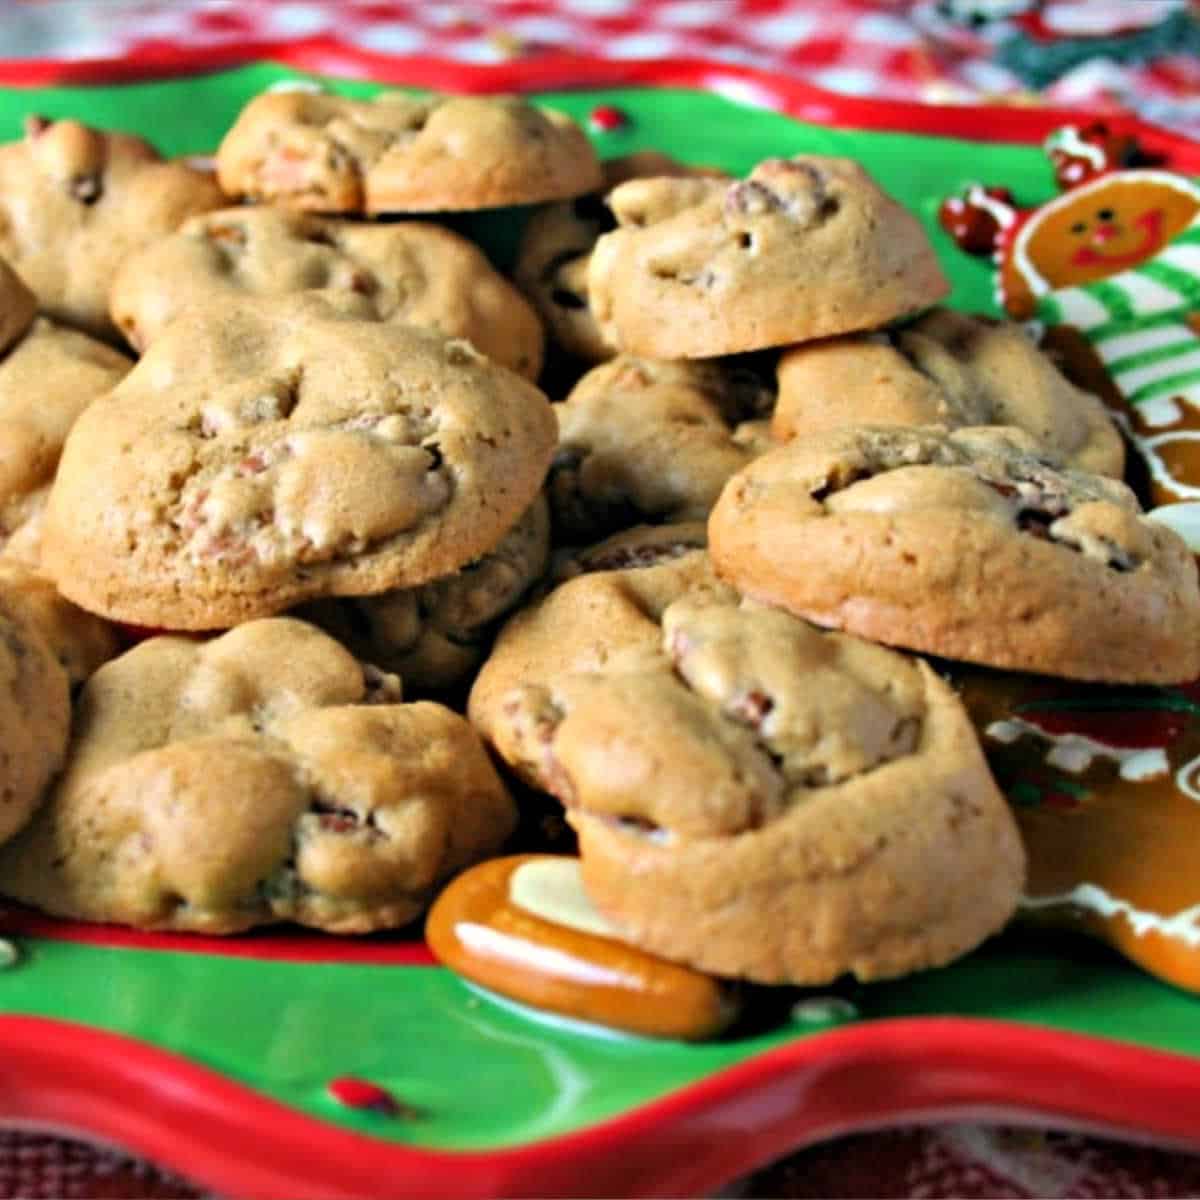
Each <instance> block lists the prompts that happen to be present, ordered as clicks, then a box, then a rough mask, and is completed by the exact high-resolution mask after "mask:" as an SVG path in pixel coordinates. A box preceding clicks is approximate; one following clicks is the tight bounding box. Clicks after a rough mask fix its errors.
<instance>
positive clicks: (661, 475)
mask: <svg viewBox="0 0 1200 1200" xmlns="http://www.w3.org/2000/svg"><path fill="white" fill-rule="evenodd" d="M773 399H774V397H773V395H772V393H771V392H770V391H769V390H768V389H767V387H766V386H764V384H763V383H762V381H761V380H760V379H759V378H758V377H757V375H755V374H754V373H753V372H752V371H750V370H749V369H746V368H740V367H734V366H729V365H722V364H718V363H709V362H663V361H658V360H654V359H644V358H637V357H635V356H634V355H631V354H622V355H620V356H618V357H617V358H614V359H612V360H611V361H610V362H607V363H604V364H603V365H601V366H598V367H594V368H593V369H592V370H591V371H589V372H588V373H587V374H586V375H585V376H584V377H583V378H582V379H581V380H580V381H579V382H578V383H577V384H576V385H575V387H574V389H573V390H572V391H571V394H570V395H569V396H568V397H567V398H566V400H565V401H564V402H563V403H561V404H556V405H555V406H554V415H555V416H556V417H557V418H558V450H557V452H556V453H555V457H554V463H553V465H552V466H551V468H550V476H549V479H548V482H547V488H546V493H547V496H548V497H549V499H550V506H551V515H552V517H553V519H554V532H555V540H556V541H557V542H575V543H579V542H585V543H586V542H591V541H595V540H597V539H598V538H602V537H606V536H608V535H609V534H612V533H614V532H617V531H619V530H621V529H625V528H628V527H630V526H633V525H638V524H642V523H645V522H662V523H675V522H684V521H693V520H703V519H704V518H705V517H707V516H708V511H709V509H710V508H712V506H713V504H714V502H715V501H716V498H717V496H718V495H719V494H720V491H721V488H722V486H723V485H724V483H725V481H726V480H727V479H728V478H729V476H730V475H732V474H733V473H734V472H735V471H738V470H740V469H741V468H742V467H744V466H745V465H746V464H747V463H748V462H750V461H751V459H753V458H754V457H755V456H756V455H757V454H759V453H762V452H763V451H764V450H765V449H766V448H767V447H768V446H769V445H770V444H771V441H770V438H769V436H768V435H767V433H766V422H765V420H763V418H764V416H765V414H766V413H767V412H768V411H769V410H770V407H771V404H772V402H773Z"/></svg>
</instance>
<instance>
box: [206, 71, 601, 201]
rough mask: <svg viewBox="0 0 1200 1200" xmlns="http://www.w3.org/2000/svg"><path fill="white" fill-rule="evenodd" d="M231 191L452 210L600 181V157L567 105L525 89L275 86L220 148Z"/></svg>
mask: <svg viewBox="0 0 1200 1200" xmlns="http://www.w3.org/2000/svg"><path fill="white" fill-rule="evenodd" d="M217 175H218V178H219V179H220V181H221V186H222V187H223V188H224V189H225V190H226V191H227V192H228V193H229V194H230V195H233V196H244V197H247V198H248V199H251V200H264V201H270V202H271V203H275V204H282V205H285V206H287V207H289V208H304V209H310V210H312V211H315V212H331V213H381V212H444V211H452V210H466V209H478V208H495V207H499V206H502V205H509V204H533V203H536V202H537V201H539V200H558V199H562V198H564V197H568V196H578V195H580V194H582V193H583V192H591V191H595V190H596V188H598V187H599V186H600V181H601V175H600V163H599V160H598V159H597V158H596V153H595V151H594V150H593V149H592V147H591V143H590V142H589V141H588V139H587V137H586V135H585V134H584V132H583V130H582V129H581V128H580V127H579V126H578V125H577V124H576V123H575V122H574V121H573V120H572V119H571V118H570V117H568V116H567V115H566V114H565V113H561V112H557V111H555V110H554V109H546V108H536V107H534V106H533V105H531V104H529V103H528V102H526V101H525V100H522V99H520V98H519V97H516V96H448V95H428V96H414V95H409V94H408V93H405V92H381V93H380V94H379V95H377V96H374V97H372V98H371V99H369V100H352V99H350V98H349V97H346V96H335V95H332V94H330V93H324V92H270V93H266V94H264V95H261V96H258V97H256V98H255V99H253V100H251V101H250V103H249V104H248V105H247V106H246V107H245V108H244V109H243V110H242V112H241V114H240V115H239V116H238V119H237V121H236V122H235V124H234V126H233V128H232V129H230V131H229V132H228V133H227V134H226V135H225V138H224V140H223V141H222V142H221V146H220V148H219V150H218V151H217Z"/></svg>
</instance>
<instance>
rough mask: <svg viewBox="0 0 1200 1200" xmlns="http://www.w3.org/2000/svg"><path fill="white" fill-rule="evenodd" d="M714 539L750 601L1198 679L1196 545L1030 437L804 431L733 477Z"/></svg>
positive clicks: (1140, 678) (967, 647)
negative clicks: (1047, 452)
mask: <svg viewBox="0 0 1200 1200" xmlns="http://www.w3.org/2000/svg"><path fill="white" fill-rule="evenodd" d="M708 535H709V542H710V546H711V551H712V556H713V560H714V562H715V563H716V565H717V569H718V570H719V571H720V572H721V574H722V576H724V577H725V578H727V579H729V580H730V581H731V582H733V583H734V584H735V585H736V586H737V587H739V588H741V589H742V590H743V591H745V592H746V593H747V594H748V595H752V596H755V597H756V598H757V599H759V600H763V601H765V602H767V603H770V604H777V605H779V606H781V607H784V608H787V609H789V610H790V611H792V612H795V613H797V614H799V615H801V616H804V617H806V618H807V619H808V620H810V621H815V622H817V623H818V624H820V625H825V626H829V627H832V628H837V629H844V630H846V631H847V632H850V633H856V634H858V635H859V636H860V637H868V638H872V639H874V640H877V641H881V642H887V643H890V644H892V645H897V646H906V647H908V648H910V649H914V650H922V651H925V652H926V653H929V654H937V655H941V656H943V657H945V658H953V659H961V660H963V661H965V662H974V663H981V664H984V665H987V666H994V667H1003V668H1006V669H1010V670H1027V671H1037V672H1040V673H1042V674H1047V675H1061V676H1066V677H1068V678H1076V679H1091V680H1096V681H1101V682H1110V683H1122V682H1123V683H1170V682H1174V681H1181V680H1190V679H1193V678H1195V676H1196V675H1198V674H1200V638H1197V636H1196V631H1197V628H1200V589H1198V588H1197V582H1196V564H1195V561H1194V560H1193V559H1192V556H1191V554H1190V553H1189V552H1188V549H1187V547H1186V546H1185V545H1184V543H1183V541H1182V540H1181V539H1180V538H1179V537H1178V536H1177V535H1176V534H1174V533H1173V532H1172V531H1171V530H1169V529H1167V528H1166V527H1165V526H1162V525H1159V524H1158V523H1157V522H1154V521H1150V520H1147V519H1146V518H1145V517H1144V516H1143V515H1142V513H1141V511H1140V509H1139V508H1138V504H1137V501H1136V500H1135V499H1134V496H1133V493H1132V492H1130V490H1129V489H1128V488H1127V487H1125V485H1124V484H1122V483H1118V482H1117V481H1116V480H1114V479H1107V478H1105V477H1104V476H1100V475H1089V474H1086V473H1084V472H1082V471H1072V470H1069V469H1066V468H1059V467H1058V466H1057V465H1056V463H1055V462H1054V460H1053V459H1050V458H1049V457H1047V456H1046V455H1045V453H1044V452H1043V451H1041V450H1040V449H1039V448H1038V447H1037V445H1036V444H1035V443H1034V442H1033V440H1032V439H1031V438H1030V437H1029V436H1028V434H1025V433H1023V432H1022V431H1021V430H1018V429H1012V428H1008V427H1005V428H991V427H986V426H978V427H970V428H964V429H959V430H955V431H950V432H947V431H946V430H945V429H943V428H941V427H939V426H925V427H919V428H911V429H905V428H900V427H892V428H886V427H883V426H857V427H853V428H847V429H842V430H833V431H830V432H828V433H823V434H813V435H811V436H809V437H805V438H797V439H796V440H795V441H792V442H790V443H789V444H788V445H786V446H784V447H782V448H781V449H779V450H773V451H771V452H770V453H769V454H765V455H763V456H762V457H761V458H759V459H756V460H755V461H754V462H753V463H751V464H750V466H749V467H747V468H746V469H745V470H744V471H741V472H739V473H738V474H737V475H735V476H734V477H733V478H732V479H731V480H730V481H729V483H728V484H727V485H726V487H725V490H724V491H723V492H722V494H721V498H720V500H718V501H717V504H716V507H715V508H714V509H713V511H712V515H711V517H710V518H709V524H708Z"/></svg>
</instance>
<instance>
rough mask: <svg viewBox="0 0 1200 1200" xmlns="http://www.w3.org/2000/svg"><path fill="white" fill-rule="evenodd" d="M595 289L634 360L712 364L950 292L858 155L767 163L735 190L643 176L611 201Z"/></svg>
mask: <svg viewBox="0 0 1200 1200" xmlns="http://www.w3.org/2000/svg"><path fill="white" fill-rule="evenodd" d="M608 204H609V206H610V207H611V209H612V211H613V213H614V214H615V216H616V219H617V223H618V228H617V229H616V230H614V231H613V232H612V233H608V234H605V235H604V236H603V237H602V238H600V240H599V241H598V242H597V243H596V246H595V249H594V251H593V253H592V257H591V262H590V265H589V267H588V280H587V282H588V293H589V297H590V300H591V304H592V310H593V312H594V314H595V316H596V320H597V322H598V324H599V326H600V330H601V334H602V335H603V336H604V337H605V338H606V339H607V340H609V341H611V342H613V343H614V344H615V345H617V346H619V347H621V348H622V349H624V350H628V351H631V352H633V353H635V354H644V355H648V356H652V357H657V358H707V357H712V356H715V355H721V354H735V353H738V352H741V351H745V350H756V349H761V348H765V347H770V346H782V345H786V344H788V343H789V342H798V341H806V340H809V339H811V338H820V337H829V336H832V335H834V334H839V333H848V332H852V331H856V330H860V329H873V328H877V327H878V326H880V325H884V324H886V323H887V322H889V321H892V320H894V319H895V318H897V317H900V316H903V315H905V314H906V313H909V312H912V311H914V310H916V309H920V308H924V307H926V306H927V305H929V304H933V303H935V302H936V301H937V300H939V299H941V297H942V296H944V295H945V294H946V292H947V291H948V290H949V285H948V284H947V282H946V279H945V277H944V276H943V274H942V271H941V268H940V267H939V266H938V263H937V258H936V256H935V255H934V252H933V248H932V247H931V246H930V244H929V240H928V238H927V237H926V236H925V234H924V232H923V231H922V229H921V226H920V224H919V223H918V222H917V220H916V218H915V217H913V216H912V215H911V214H910V213H908V212H906V211H905V210H904V209H903V208H902V207H901V206H900V205H899V204H897V203H896V202H895V201H893V200H891V199H890V198H889V197H888V196H886V195H885V194H884V193H883V192H882V191H880V189H879V188H878V187H877V186H876V184H875V183H874V181H873V180H872V179H871V178H870V177H869V176H868V175H867V174H866V172H865V171H863V169H862V168H861V167H860V166H859V165H858V164H857V163H855V162H852V161H851V160H849V159H839V158H822V157H818V156H815V155H797V156H796V157H794V158H771V159H767V160H765V161H764V162H761V163H759V164H758V166H756V167H755V168H754V170H753V171H752V172H751V173H750V175H749V177H748V178H747V179H744V180H739V181H736V182H733V183H727V182H722V181H718V180H714V179H637V180H632V181H631V182H629V183H625V184H622V185H621V186H620V187H618V188H616V189H615V190H614V191H613V192H611V193H610V194H609V196H608Z"/></svg>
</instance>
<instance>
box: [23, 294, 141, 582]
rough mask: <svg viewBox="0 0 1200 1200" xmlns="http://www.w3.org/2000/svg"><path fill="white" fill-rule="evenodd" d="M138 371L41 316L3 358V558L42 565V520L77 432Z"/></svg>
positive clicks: (103, 346)
mask: <svg viewBox="0 0 1200 1200" xmlns="http://www.w3.org/2000/svg"><path fill="white" fill-rule="evenodd" d="M132 366H133V361H132V359H130V358H128V357H127V356H126V355H124V354H121V353H119V352H118V351H116V350H114V349H113V348H112V347H111V346H109V345H107V344H106V343H104V342H101V341H97V339H96V338H93V337H89V336H88V335H87V334H86V333H80V332H79V331H78V330H77V329H71V328H70V327H69V326H66V325H59V324H57V323H56V322H54V321H51V320H49V319H48V318H46V317H39V318H38V319H37V320H36V321H35V322H34V323H33V326H32V328H31V329H30V330H29V332H28V333H26V334H25V336H24V337H23V338H21V340H20V341H19V342H18V343H17V344H16V345H15V346H14V347H13V348H12V349H11V350H9V352H8V353H7V354H6V355H5V356H4V357H3V358H0V553H2V554H3V555H4V556H5V557H9V558H17V559H21V560H22V561H24V562H28V563H31V564H33V565H36V564H37V563H38V561H39V559H40V557H41V529H42V517H43V515H44V513H45V508H46V499H47V497H48V496H49V494H50V485H51V483H53V481H54V473H55V471H56V470H57V468H58V460H59V456H60V455H61V454H62V448H63V444H64V443H65V442H66V440H67V434H68V433H69V432H70V431H71V426H72V425H74V424H75V421H76V419H77V418H78V416H79V414H80V413H81V412H83V410H84V409H85V408H87V406H88V405H89V404H91V403H92V401H93V400H95V399H96V398H97V397H98V396H103V395H104V394H105V393H107V392H110V391H111V390H112V389H113V388H114V387H116V386H117V384H118V383H120V382H121V380H122V379H123V378H124V377H125V375H126V374H127V373H128V371H129V368H130V367H132Z"/></svg>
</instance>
